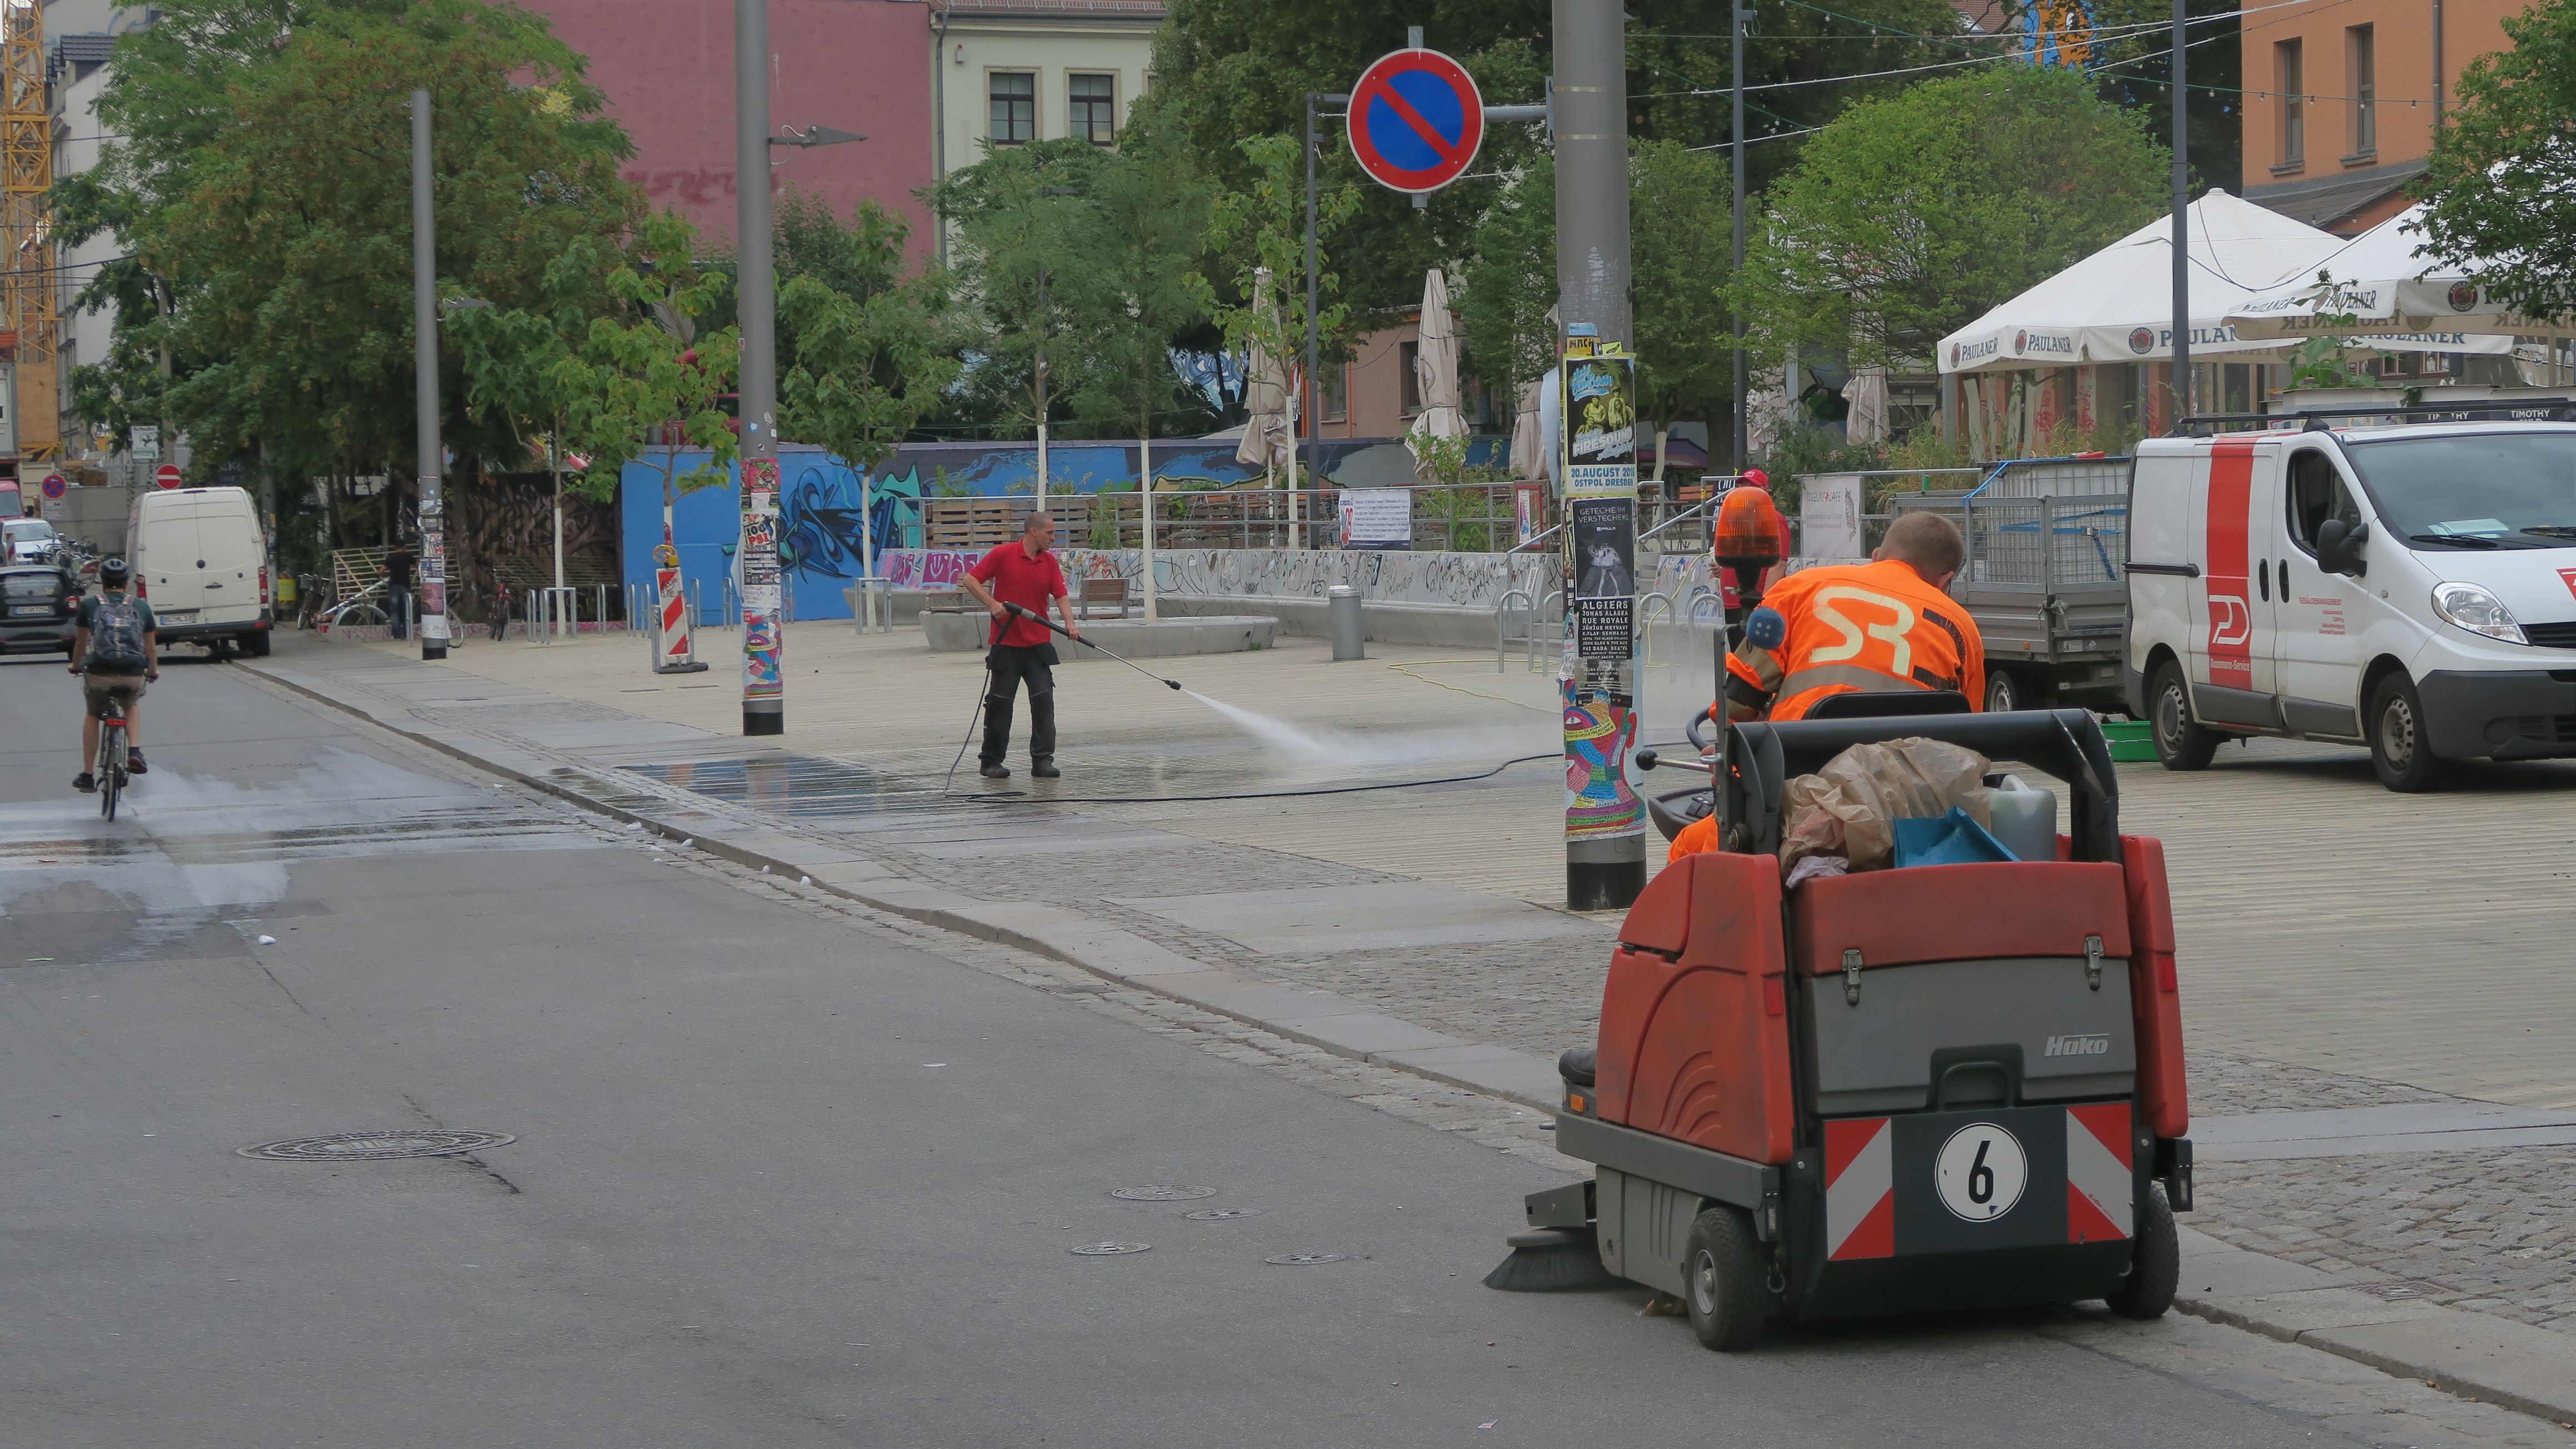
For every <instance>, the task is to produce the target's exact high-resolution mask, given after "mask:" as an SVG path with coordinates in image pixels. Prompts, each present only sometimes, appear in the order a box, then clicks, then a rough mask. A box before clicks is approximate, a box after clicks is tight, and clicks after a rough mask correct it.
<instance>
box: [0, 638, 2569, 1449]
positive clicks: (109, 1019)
mask: <svg viewBox="0 0 2576 1449" xmlns="http://www.w3.org/2000/svg"><path fill="white" fill-rule="evenodd" d="M75 709H76V692H75V691H74V689H73V688H72V686H71V682H70V681H69V679H68V678H66V677H65V676H64V674H63V673H62V670H61V667H60V665H59V663H55V662H49V661H40V660H23V661H5V662H0V1161H5V1162H6V1163H8V1164H9V1166H8V1169H7V1171H6V1172H5V1173H4V1174H0V1445H6V1446H20V1445H25V1446H47V1449H76V1446H118V1449H138V1446H160V1445H189V1446H234V1445H239V1446H246V1449H247V1446H259V1449H269V1446H281V1445H288V1444H331V1445H363V1446H408V1445H423V1446H428V1445H438V1446H451V1445H529V1446H546V1449H570V1446H588V1445H599V1446H618V1449H636V1446H659V1445H671V1446H693V1449H702V1446H718V1445H728V1446H729V1445H745V1446H752V1445H758V1446H788V1445H807V1444H814V1445H824V1444H866V1445H924V1446H952V1445H954V1446H966V1445H1031V1444H1048V1445H1103V1446H1108V1445H1118V1446H1133V1445H1139V1444H1151V1445H1177V1444H1186V1443H1192V1442H1223V1443H1229V1444H1249V1445H1274V1444H1275V1445H1292V1444H1294V1445H1345V1444H1347V1445H1370V1446H1377V1445H1415V1444H1424V1445H1428V1444H1466V1445H1475V1446H1503V1445H1525V1446H1538V1445H1547V1446H1567V1445H1574V1444H1583V1443H1591V1444H1601V1445H1610V1444H1627V1443H1646V1442H1690V1443H1704V1444H1746V1445H1755V1444H1759V1445H1764V1446H1784V1449H1786V1446H1799V1449H1802V1446H1828V1445H1834V1446H1840V1445H1850V1446H1863V1445H1866V1446H1873V1449H1875V1446H1886V1445H1900V1444H1923V1445H1961V1446H1968V1445H1974V1446H1981V1449H1982V1446H2005V1445H2015V1446H2017V1445H2048V1446H2052V1449H2054V1446H2062V1445H2064V1444H2067V1443H2070V1442H2095V1443H2105V1442H2120V1441H2122V1440H2124V1439H2137V1440H2140V1441H2152V1442H2159V1443H2175V1444H2189V1445H2195V1446H2238V1445H2242V1446H2286V1445H2301V1446H2314V1445H2320V1444H2390V1443H2409V1444H2504V1443H2514V1444H2522V1443H2532V1444H2540V1443H2565V1442H2566V1440H2567V1438H2568V1436H2567V1435H2566V1434H2564V1433H2556V1432H2549V1431H2546V1430H2545V1427H2544V1426H2541V1425H2538V1424H2537V1423H2536V1422H2534V1421H2530V1420H2520V1419H2515V1418H2514V1417H2513V1416H2510V1415H2505V1414H2502V1413H2501V1412H2500V1411H2495V1410H2489V1409H2484V1408H2482V1407H2481V1406H2470V1405H2461V1404H2459V1403H2458V1402H2457V1401H2454V1400H2448V1399H2445V1398H2443V1397H2442V1396H2440V1395H2438V1394H2434V1393H2433V1392H2432V1391H2430V1390H2427V1389H2423V1388H2421V1387H2420V1386H2416V1385H2412V1384H2407V1383H2401V1382H2398V1381H2394V1380H2386V1379H2383V1378H2381V1377H2379V1376H2378V1375H2375V1374H2373V1373H2371V1372H2370V1371H2368V1370H2366V1369H2362V1368H2360V1367H2359V1366H2357V1365H2352V1364H2347V1363H2344V1362H2342V1361H2340V1360H2329V1359H2325V1358H2324V1357H2323V1356H2322V1355H2317V1354H2313V1353H2311V1352H2309V1351H2307V1350H2303V1349H2295V1348H2290V1347H2287V1346H2284V1345H2279V1344H2274V1343H2271V1342H2270V1341H2268V1340H2264V1339H2260V1338H2256V1337H2254V1336H2252V1335H2247V1334H2240V1333H2238V1332H2236V1331H2234V1330H2231V1329H2225V1328H2220V1327H2217V1326H2214V1325H2209V1324H2203V1323H2198V1322H2196V1321H2188V1320H2180V1319H2174V1320H2168V1321H2166V1322H2164V1323H2161V1324H2155V1325H2145V1326H2140V1325H2131V1324H2125V1323H2119V1322H2115V1321H2112V1320H2109V1319H2107V1318H2106V1317H2104V1316H2103V1315H2102V1314H2100V1313H2099V1312H2098V1311H2094V1312H2085V1311H2081V1310H2058V1311H2050V1312H2035V1313H2024V1314H2006V1315H1987V1316H1982V1317H1978V1318H1973V1319H1964V1320H1958V1319H1953V1320H1934V1321H1915V1322H1909V1323H1899V1324H1864V1325H1856V1326H1844V1327H1837V1328H1832V1329H1824V1330H1816V1329H1807V1330H1797V1331H1791V1332H1787V1333H1783V1334H1781V1335H1780V1336H1779V1337H1778V1338H1777V1339H1776V1340H1775V1341H1774V1342H1772V1343H1771V1344H1769V1345H1768V1346H1766V1347H1765V1349H1764V1350H1763V1351H1761V1352H1758V1353H1755V1354H1751V1355H1746V1356H1742V1357H1735V1358H1721V1357H1718V1356H1715V1355H1711V1354H1708V1353H1705V1352H1703V1351H1702V1350H1701V1349H1700V1348H1699V1347H1698V1346H1697V1344H1696V1343H1695V1342H1694V1341H1693V1340H1692V1338H1691V1336H1690V1334H1689V1331H1688V1328H1687V1326H1686V1325H1684V1324H1682V1323H1680V1322H1678V1321H1674V1320H1669V1319H1661V1318H1654V1319H1649V1318H1642V1317H1640V1316H1638V1313H1637V1309H1638V1307H1639V1305H1640V1304H1641V1303H1642V1302H1643V1300H1644V1296H1645V1295H1643V1294H1642V1293H1641V1292H1637V1291H1633V1290H1632V1291H1624V1292H1604V1293H1592V1294H1573V1295H1561V1296H1519V1295H1503V1294H1497V1293H1493V1292H1490V1291H1488V1290H1486V1289H1484V1288H1483V1287H1481V1286H1479V1284H1478V1282H1477V1279H1478V1278H1479V1276H1481V1275H1482V1273H1483V1272H1484V1271H1485V1270H1486V1269H1487V1268H1488V1267H1490V1266H1491V1265H1492V1264H1493V1262H1494V1261H1495V1260H1496V1259H1497V1258H1498V1257H1499V1256H1500V1253H1501V1238H1502V1235H1503V1234H1504V1233H1506V1232H1508V1231H1510V1230H1511V1229H1513V1228H1514V1227H1516V1226H1517V1224H1518V1204H1519V1198H1520V1195H1521V1194H1522V1193H1523V1192H1525V1191H1527V1190H1529V1189H1531V1188H1534V1187H1541V1186H1548V1185H1551V1183H1552V1181H1553V1180H1552V1179H1548V1178H1544V1177H1534V1176H1533V1175H1532V1170H1531V1169H1530V1168H1529V1167H1528V1166H1527V1165H1525V1164H1523V1163H1520V1162H1518V1161H1517V1160H1514V1159H1511V1158H1508V1157H1505V1156H1503V1155H1501V1154H1498V1153H1496V1152H1494V1151H1491V1150H1489V1149H1487V1148H1483V1147H1479V1146H1477V1145H1475V1144H1474V1143H1472V1142H1469V1141H1467V1140H1465V1139H1464V1137H1463V1136H1462V1135H1460V1134H1455V1133H1443V1132H1437V1131H1433V1130H1430V1129H1428V1128H1426V1127H1424V1126H1421V1125H1417V1124H1416V1123H1414V1122H1411V1121H1406V1120H1401V1119H1399V1118H1398V1117H1396V1116H1394V1115H1390V1114H1386V1113H1380V1112H1376V1111H1373V1110H1371V1109H1370V1108H1369V1107H1368V1106H1366V1105H1364V1104H1362V1103H1359V1102H1354V1101H1349V1100H1344V1099H1342V1098H1339V1097H1335V1096H1330V1095H1327V1094H1325V1093H1322V1092H1318V1091H1314V1090H1310V1089H1308V1088H1306V1087H1304V1086H1300V1085H1298V1084H1297V1083H1295V1082H1293V1081H1290V1080H1286V1079H1284V1078H1283V1077H1282V1076H1280V1075H1278V1074H1277V1073H1274V1072H1269V1071H1265V1070H1262V1069H1260V1068H1258V1067H1257V1066H1255V1065H1249V1064H1246V1063H1243V1062H1240V1061H1236V1060H1228V1059H1226V1058H1224V1057H1221V1056H1219V1055H1216V1054H1214V1053H1213V1052H1211V1051H1209V1050H1203V1049H1201V1047H1200V1045H1198V1044H1194V1043H1193V1042H1191V1041H1189V1040H1187V1039H1185V1037H1184V1036H1182V1035H1178V1034H1172V1033H1162V1034H1157V1033H1155V1032H1149V1031H1146V1030H1140V1029H1138V1028H1137V1027H1136V1026H1135V1025H1132V1024H1129V1023H1127V1022H1124V1021H1122V1020H1119V1019H1117V1018H1115V1017H1114V1016H1112V1015H1109V1014H1104V1013H1103V1012H1102V1011H1100V1010H1096V1009H1092V1008H1090V1007H1088V1006H1086V1005H1085V1004H1084V1003H1083V1002H1081V1001H1079V1000H1067V999H1061V998H1059V997H1057V996H1053V995H1049V994H1046V993H1043V992H1040V991H1034V990H1031V989H1029V988H1028V987H1026V986H1023V985H1020V984H1017V983H1015V982H1013V981H1010V980H1006V979H1003V978H1001V977H999V976H996V975H994V974H992V973H991V972H989V971H985V970H978V969H975V968H973V967H971V966H968V965H963V964H959V963H958V962H956V961H952V960H948V959H943V958H942V957H940V956H936V955H930V954H925V953H923V952H922V951H920V950H917V949H913V948H911V947H909V946H906V945H904V944H902V943H901V941H900V940H898V939H896V938H893V937H891V936H889V935H886V934H883V933H879V932H873V931H870V930H867V929H863V928H861V927H859V926H857V925H854V924H851V923H847V922H843V921H837V920H834V919H829V918H823V917H818V916H817V915H815V914H812V913H808V912H804V911H799V910H795V909H790V908H787V907H784V906H782V905H780V904H778V903H777V902H776V901H774V900H772V899H769V898H767V897H765V896H763V895H761V894H759V893H756V892H754V891H752V890H750V889H747V888H746V882H744V881H742V880H740V879H738V878H736V877H737V875H738V873H729V872H728V870H727V869H719V868H714V867H710V866H706V865H702V864H690V865H685V866H674V865H671V864H668V863H666V862H665V861H663V860H662V859H659V858H657V857H656V855H655V854H654V853H653V852H651V851H649V850H647V849H645V848H643V847H642V846H641V845H640V844H639V843H638V842H637V841H636V839H635V838H634V837H632V836H629V835H624V834H622V833H620V832H619V831H617V830H615V829H614V828H604V827H602V826H601V825H600V824H598V823H597V822H594V821H592V820H590V819H588V818H587V817H584V816H581V815H579V814H577V813H576V812H574V811H572V810H570V809H568V808H565V807H562V806H558V805H556V804H553V803H551V802H548V801H544V800H541V799H538V798H536V797H534V796H532V795H528V794H525V793H522V792H521V791H519V790H517V789H515V788H512V789H496V788H494V786H493V784H492V782H490V781H489V780H485V779H482V778H479V777H476V776H473V775H471V774H469V773H467V772H466V771H464V770H463V769H462V768H461V767H457V766H453V765H451V764H448V763H446V762H443V761H441V760H439V759H437V758H436V757H433V756H430V755H428V754H426V753H425V752H422V751H419V750H417V749H415V748H414V747H412V746H410V745H408V744H404V743H401V742H397V741H393V740H390V739H389V738H387V737H384V736H381V735H377V734H373V733H369V732H362V731H361V730H359V729H358V728H356V727H354V726H352V725H351V724H349V723H348V722H347V721H345V720H342V719H340V718H338V717H333V716H326V715H321V714H317V712H316V709H315V708H314V707H311V706H307V705H304V704H301V703H297V702H294V701H292V700H290V699H289V698H287V697H285V696H283V695H282V694H280V693H277V692H275V691H273V690H272V689H270V688H269V687H267V686H264V685H261V684H258V683H255V682H254V681H252V680H250V679H249V678H247V677H246V676H244V675H243V674H241V673H240V672H239V671H236V670H233V669H231V668H228V667H226V666H222V665H216V664H210V663H199V662H195V661H194V660H191V659H187V658H181V659H178V660H175V661H173V663H172V665H171V667H170V668H169V669H167V670H166V671H165V673H164V677H163V680H162V682H161V683H160V684H159V685H157V686H155V687H154V688H153V690H152V692H151V694H150V695H149V697H148V698H147V700H146V701H145V705H144V710H145V713H144V716H143V739H144V743H145V746H146V748H147V751H148V754H149V758H150V759H151V761H152V765H153V772H152V774H151V775H150V776H149V777H147V778H146V779H144V780H142V781H140V782H138V783H137V785H136V787H135V789H134V790H133V792H132V793H131V794H130V796H129V797H128V802H129V807H130V810H131V814H130V817H129V818H125V819H121V820H119V821H118V822H117V823H116V824H114V825H113V826H109V825H106V824H104V823H103V822H101V821H100V820H99V818H98V816H97V813H96V810H95V807H94V802H93V801H92V800H90V799H89V798H88V797H80V796H74V795H72V794H71V793H70V792H69V789H68V782H69V778H70V776H71V775H72V773H73V772H74V770H75V768H76V763H75V760H74V758H73V756H74V753H75V752H74V749H73V742H74V741H75V740H76V739H77V734H76V733H75V731H76V727H77V718H76V714H75ZM262 937H273V938H274V940H273V942H269V943H263V942H262V941H261V939H260V938H262ZM422 1127H438V1128H448V1129H460V1130H483V1131H494V1132H506V1133H512V1134H515V1135H516V1137H517V1139H518V1140H517V1141H516V1142H515V1143H513V1144H511V1145H507V1146H502V1147H497V1148H493V1149H490V1150H487V1151H485V1152H484V1153H482V1154H480V1155H479V1156H476V1157H472V1158H444V1159H434V1160H421V1161H407V1162H375V1163H343V1164H328V1165H324V1164H300V1163H280V1162H267V1161H254V1160H250V1159H246V1158H244V1157H242V1156H240V1155H238V1153H237V1151H236V1149H239V1148H242V1147H245V1146H250V1145H253V1144H258V1143H264V1142H270V1141H274V1140H278V1139H284V1138H293V1137H301V1136H308V1135H316V1134H324V1133H338V1132H353V1131H366V1130H389V1129H414V1128H422ZM1152 1183H1171V1184H1191V1185H1202V1186H1207V1187H1212V1188H1214V1189H1216V1192H1215V1194H1214V1195H1213V1196H1210V1197H1207V1198H1205V1199H1203V1200H1197V1201H1191V1202H1180V1203H1136V1202H1123V1201H1119V1200H1116V1199H1113V1198H1112V1197H1110V1196H1109V1194H1110V1192H1111V1190H1112V1189H1115V1188H1119V1187H1123V1186H1129V1185H1134V1184H1152ZM1209 1207H1220V1208H1257V1209H1259V1210H1260V1212H1259V1215H1258V1216H1246V1217H1238V1218H1232V1219H1227V1220H1221V1221H1193V1220H1191V1219H1189V1218H1187V1217H1186V1216H1184V1214H1185V1213H1186V1212H1188V1211H1191V1210H1194V1209H1203V1208H1209ZM1101 1241H1122V1242H1131V1243H1147V1244H1150V1245H1151V1247H1150V1251H1146V1252H1142V1253H1136V1254H1131V1255H1125V1256H1115V1257H1082V1256H1076V1255H1074V1254H1072V1253H1070V1252H1068V1249H1069V1248H1071V1247H1074V1246H1077V1245H1081V1244H1087V1243H1094V1242H1101ZM1292 1253H1318V1254H1341V1255H1345V1256H1344V1258H1343V1260H1342V1261H1338V1262H1330V1263H1323V1264H1317V1265H1312V1266H1278V1265H1273V1264H1270V1263H1266V1262H1265V1261H1264V1259H1265V1258H1268V1257H1272V1256H1277V1255H1284V1254H1292Z"/></svg>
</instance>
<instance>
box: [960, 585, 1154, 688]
mask: <svg viewBox="0 0 2576 1449" xmlns="http://www.w3.org/2000/svg"><path fill="white" fill-rule="evenodd" d="M1002 607H1003V608H1005V609H1008V610H1010V611H1011V612H1012V613H1014V614H1017V615H1019V616H1020V617H1021V618H1023V619H1026V620H1029V621H1030V622H1031V623H1035V624H1039V625H1042V626H1044V627H1046V628H1049V629H1052V630H1054V631H1055V632H1057V633H1059V634H1062V635H1063V636H1064V637H1066V638H1067V639H1070V640H1072V641H1073V642H1074V643H1076V644H1091V641H1090V640H1088V639H1085V638H1083V637H1082V636H1081V635H1079V634H1076V633H1074V632H1073V631H1072V630H1070V629H1067V628H1065V627H1064V626H1063V625H1062V624H1059V623H1056V622H1055V621H1054V620H1052V619H1049V618H1048V617H1047V616H1046V615H1044V614H1041V613H1039V612H1038V611H1037V610H1035V609H1032V608H1030V607H1028V606H1027V605H1025V604H1010V603H1006V604H1004V605H1002ZM1091 647H1092V648H1094V649H1100V646H1099V645H1097V644H1091ZM1100 652H1101V653H1103V654H1109V657H1110V658H1112V659H1115V660H1117V661H1118V662H1119V663H1121V664H1124V665H1126V666H1127V667H1128V668H1130V669H1133V670H1135V671H1136V672H1137V673H1138V674H1141V675H1143V676H1145V677H1146V678H1147V679H1150V680H1152V681H1154V682H1155V683H1156V684H1160V685H1164V686H1166V687H1168V688H1171V689H1179V688H1180V687H1181V682H1180V681H1179V680H1177V679H1165V678H1164V677H1162V676H1161V675H1159V674H1156V673H1155V672H1154V671H1152V670H1150V669H1147V668H1146V667H1145V666H1144V665H1142V664H1139V663H1137V662H1136V661H1135V660H1133V659H1129V658H1126V657H1124V656H1122V655H1117V654H1110V653H1109V651H1108V650H1106V649H1100Z"/></svg>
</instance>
